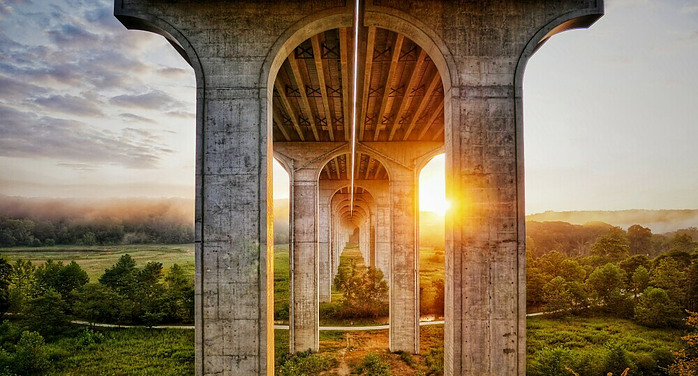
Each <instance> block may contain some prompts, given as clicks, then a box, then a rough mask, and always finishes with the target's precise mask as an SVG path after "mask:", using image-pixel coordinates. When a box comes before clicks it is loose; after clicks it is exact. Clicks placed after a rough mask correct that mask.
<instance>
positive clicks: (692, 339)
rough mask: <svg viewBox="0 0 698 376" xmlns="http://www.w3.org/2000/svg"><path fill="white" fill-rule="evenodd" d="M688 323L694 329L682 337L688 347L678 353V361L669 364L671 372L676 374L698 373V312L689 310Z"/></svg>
mask: <svg viewBox="0 0 698 376" xmlns="http://www.w3.org/2000/svg"><path fill="white" fill-rule="evenodd" d="M686 325H688V326H689V327H690V328H691V329H693V331H692V332H691V333H689V334H687V335H686V336H684V337H682V338H681V339H683V340H684V341H686V345H687V347H686V348H684V349H682V350H680V351H679V352H677V353H676V361H675V362H674V364H672V365H671V366H669V372H670V373H671V374H672V375H675V376H695V375H698V332H697V330H698V313H697V312H689V315H688V318H686Z"/></svg>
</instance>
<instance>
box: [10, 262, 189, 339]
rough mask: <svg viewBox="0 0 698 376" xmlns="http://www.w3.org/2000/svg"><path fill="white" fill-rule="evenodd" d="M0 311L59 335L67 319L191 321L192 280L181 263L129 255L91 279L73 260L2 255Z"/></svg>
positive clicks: (154, 322) (23, 323)
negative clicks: (141, 262) (142, 261)
mask: <svg viewBox="0 0 698 376" xmlns="http://www.w3.org/2000/svg"><path fill="white" fill-rule="evenodd" d="M0 313H3V314H4V313H10V314H11V315H12V317H16V318H17V320H16V321H17V322H18V323H19V325H20V326H21V327H24V328H26V330H33V331H37V332H39V333H40V334H41V335H42V336H44V337H46V336H49V337H50V336H52V335H59V334H60V333H62V332H63V331H64V330H65V329H66V327H67V326H68V324H69V321H70V320H71V319H78V320H86V321H89V322H91V323H95V322H104V323H113V324H139V325H148V326H150V325H157V324H162V323H168V324H184V323H187V324H188V323H192V322H193V319H194V283H193V280H192V278H191V275H188V274H187V273H186V272H185V271H184V270H183V269H182V268H181V267H180V266H179V265H177V264H174V265H173V266H172V267H170V268H169V269H168V270H166V271H165V270H164V268H163V266H162V264H161V263H159V262H148V263H147V264H146V265H145V266H143V267H138V266H137V265H136V262H135V260H133V258H131V256H129V255H128V254H126V255H123V256H121V258H120V259H119V260H118V261H117V262H116V264H114V265H113V266H112V267H110V268H108V269H106V270H105V271H104V274H102V276H101V277H100V278H99V283H89V277H88V276H87V273H86V272H85V271H84V270H83V269H82V268H81V267H80V265H78V264H77V263H76V262H74V261H73V262H71V263H70V264H68V265H64V264H63V263H62V262H54V261H52V260H49V261H47V262H46V263H45V264H43V265H41V266H39V267H36V266H34V265H33V264H32V263H31V262H30V261H23V260H17V261H16V262H15V263H14V264H10V263H8V262H7V261H5V260H4V259H2V258H0Z"/></svg>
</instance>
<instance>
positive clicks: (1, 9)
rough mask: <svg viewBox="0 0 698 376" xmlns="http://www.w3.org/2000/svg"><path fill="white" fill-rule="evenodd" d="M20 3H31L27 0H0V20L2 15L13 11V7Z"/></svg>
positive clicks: (7, 14)
mask: <svg viewBox="0 0 698 376" xmlns="http://www.w3.org/2000/svg"><path fill="white" fill-rule="evenodd" d="M22 4H31V1H29V0H0V20H2V19H3V17H4V16H9V15H11V14H12V13H14V7H15V6H17V5H22Z"/></svg>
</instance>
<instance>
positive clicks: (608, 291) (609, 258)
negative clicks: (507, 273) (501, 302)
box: [526, 223, 698, 376]
mask: <svg viewBox="0 0 698 376" xmlns="http://www.w3.org/2000/svg"><path fill="white" fill-rule="evenodd" d="M530 228H531V227H529V229H530ZM564 228H567V229H572V230H571V231H568V232H565V231H563V230H560V229H564ZM533 230H534V231H533V234H529V235H530V236H532V237H533V236H535V235H534V234H535V232H536V230H539V229H536V228H535V227H533ZM548 230H550V231H545V232H543V234H545V236H539V237H538V242H536V241H533V242H530V241H529V246H530V247H529V249H528V250H527V253H526V256H527V265H526V267H527V274H526V299H527V306H528V307H527V308H528V311H529V312H530V311H544V312H548V313H549V314H553V315H557V316H567V315H602V316H604V317H608V316H611V317H618V318H623V319H630V320H633V321H634V322H636V323H638V324H640V325H643V326H647V327H652V328H685V327H686V318H687V313H688V312H695V311H696V310H698V243H696V242H695V241H694V238H693V237H692V236H691V234H693V233H694V232H695V231H694V230H695V229H689V230H687V231H679V232H676V233H674V234H673V235H672V236H666V235H664V236H656V235H653V234H652V233H651V231H649V229H647V228H644V227H642V226H637V225H635V226H631V227H630V228H629V229H628V231H624V230H622V229H621V228H619V227H609V228H607V229H606V230H605V232H604V233H603V234H602V235H601V236H599V237H596V238H595V239H594V236H595V232H596V231H599V230H600V227H599V226H577V227H576V228H575V227H574V226H572V225H569V224H561V223H557V224H553V225H552V226H551V227H550V228H549V229H548ZM552 230H554V231H552ZM553 234H557V236H553ZM534 239H535V238H534ZM592 239H594V240H592ZM540 244H544V246H543V248H544V249H546V251H547V250H548V249H549V248H547V247H551V248H553V247H559V250H558V249H553V250H550V251H547V252H543V253H542V254H541V248H536V247H539V246H540ZM571 255H572V256H571ZM693 315H694V316H692V317H693V318H692V319H691V320H692V321H691V320H688V324H689V325H691V326H694V327H696V323H697V322H698V321H697V320H696V317H695V314H693ZM628 341H630V339H629V340H628ZM551 346H553V344H551ZM625 346H626V343H624V342H611V343H607V344H606V346H605V347H604V348H603V349H600V350H594V349H591V350H589V349H581V350H579V349H576V348H575V347H574V346H573V345H571V346H570V347H569V348H567V347H559V346H558V347H549V348H544V349H543V350H542V351H540V352H539V353H537V354H536V355H535V357H533V358H532V359H531V361H530V362H529V365H528V372H527V373H528V374H530V375H533V376H539V375H540V376H548V375H563V374H568V373H569V374H572V373H571V372H570V371H569V370H573V371H574V372H576V373H575V374H580V375H595V374H605V373H607V372H609V371H612V372H613V374H621V373H622V372H623V371H624V370H626V369H627V370H629V372H628V374H639V375H666V374H671V375H679V376H683V375H695V374H696V373H695V372H696V371H698V346H696V343H691V342H690V341H689V348H688V349H686V350H682V351H681V352H679V353H677V354H672V353H671V352H670V351H668V350H666V349H662V348H658V349H653V350H651V351H648V353H646V354H631V353H630V352H628V351H627V350H626V348H625ZM667 370H669V372H667ZM682 370H684V371H686V372H683V371H682Z"/></svg>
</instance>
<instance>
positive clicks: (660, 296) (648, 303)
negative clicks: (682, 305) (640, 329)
mask: <svg viewBox="0 0 698 376" xmlns="http://www.w3.org/2000/svg"><path fill="white" fill-rule="evenodd" d="M681 316H682V313H681V310H680V309H679V307H678V306H677V305H676V304H675V303H674V302H673V301H672V300H671V299H670V298H669V295H668V294H667V293H666V291H664V290H662V289H659V288H654V287H648V288H646V289H645V291H644V292H643V294H642V296H641V297H640V299H639V300H638V302H637V306H636V307H635V320H636V321H637V322H638V323H640V324H642V325H645V326H648V327H652V328H662V327H667V326H678V325H680V323H681Z"/></svg>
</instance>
